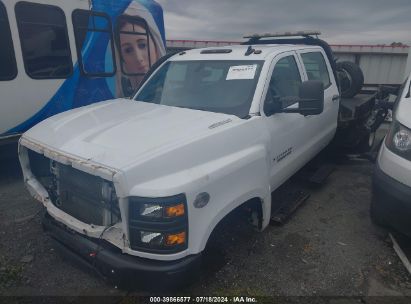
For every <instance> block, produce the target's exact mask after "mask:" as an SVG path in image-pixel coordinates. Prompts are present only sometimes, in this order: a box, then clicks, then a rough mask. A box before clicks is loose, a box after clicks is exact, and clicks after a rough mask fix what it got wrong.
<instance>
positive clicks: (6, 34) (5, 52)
mask: <svg viewBox="0 0 411 304" xmlns="http://www.w3.org/2000/svg"><path fill="white" fill-rule="evenodd" d="M0 33H2V34H1V35H2V39H1V40H2V45H1V47H0V66H1V69H0V80H12V79H14V78H15V77H16V75H17V66H16V58H15V57H14V47H13V41H12V40H11V32H10V25H9V20H8V18H7V12H6V8H5V6H4V4H3V3H2V2H0Z"/></svg>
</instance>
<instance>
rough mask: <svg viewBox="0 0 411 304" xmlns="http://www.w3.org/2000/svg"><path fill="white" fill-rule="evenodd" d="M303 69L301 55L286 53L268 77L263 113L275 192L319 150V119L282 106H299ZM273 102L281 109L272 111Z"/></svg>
mask: <svg viewBox="0 0 411 304" xmlns="http://www.w3.org/2000/svg"><path fill="white" fill-rule="evenodd" d="M302 71H303V67H302V66H301V64H300V63H299V61H298V57H297V54H296V53H295V52H285V53H282V54H280V55H277V56H276V57H275V58H274V59H273V61H272V63H271V67H270V72H269V73H268V75H269V76H268V79H267V80H266V87H267V92H266V95H265V100H264V108H263V111H262V112H263V114H262V116H263V117H264V116H265V121H266V124H267V129H268V130H269V133H270V138H271V142H270V147H269V148H270V152H269V153H270V156H271V168H270V184H271V191H273V190H275V189H276V188H277V187H278V186H280V185H281V184H282V183H283V182H284V181H286V180H287V179H288V178H289V177H291V176H292V175H293V174H294V173H295V172H296V171H297V170H298V169H300V168H301V167H302V166H303V165H304V164H305V163H306V162H307V161H308V160H309V159H311V158H312V157H313V156H314V155H315V152H316V149H315V144H314V143H313V138H314V137H315V132H316V130H314V129H313V126H314V125H315V120H313V119H312V117H310V116H303V115H301V114H298V113H280V109H283V108H290V107H298V102H297V99H298V95H299V87H300V85H301V83H302V81H303V78H302V75H303V73H302ZM287 100H288V101H287ZM269 103H272V105H271V106H270V108H271V109H272V108H273V107H274V108H276V109H277V108H278V111H274V112H275V113H270V111H269V110H268V109H269V108H268V106H267V104H269ZM276 103H278V104H276Z"/></svg>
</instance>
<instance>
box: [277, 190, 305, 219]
mask: <svg viewBox="0 0 411 304" xmlns="http://www.w3.org/2000/svg"><path fill="white" fill-rule="evenodd" d="M282 194H283V195H281V197H280V202H277V204H276V205H277V206H279V208H277V210H275V211H274V213H272V214H271V221H270V224H272V225H282V224H284V223H285V222H286V221H287V220H288V219H289V218H290V217H291V215H292V214H293V213H294V212H295V211H296V210H297V208H298V207H299V206H301V205H302V203H304V202H305V201H306V200H307V199H308V198H309V197H310V194H309V193H307V192H305V191H303V190H295V191H294V192H286V193H282Z"/></svg>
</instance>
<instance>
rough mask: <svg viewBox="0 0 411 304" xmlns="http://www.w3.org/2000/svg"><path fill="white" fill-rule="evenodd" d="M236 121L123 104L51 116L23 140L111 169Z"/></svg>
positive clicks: (189, 111)
mask: <svg viewBox="0 0 411 304" xmlns="http://www.w3.org/2000/svg"><path fill="white" fill-rule="evenodd" d="M234 121H241V119H239V118H238V117H236V116H232V115H226V114H220V113H213V112H206V111H199V110H192V109H184V108H177V107H170V106H163V105H157V104H151V103H145V102H137V101H133V100H127V99H117V100H111V101H105V102H100V103H97V104H94V105H90V106H86V107H82V108H78V109H75V110H71V111H68V112H65V113H61V114H58V115H56V116H53V117H51V118H49V119H47V120H45V121H43V122H41V123H39V124H38V125H36V126H34V127H33V128H31V129H30V130H29V131H27V132H26V133H25V134H24V135H23V137H24V138H26V139H29V140H32V141H34V142H37V143H39V144H43V145H45V146H47V147H49V148H51V149H52V150H55V151H61V152H64V153H68V154H71V155H73V156H76V157H79V158H83V159H85V160H90V161H92V162H94V163H98V164H101V165H105V166H108V167H111V168H116V169H120V170H121V169H122V168H124V167H126V166H127V165H129V164H131V163H133V162H136V160H138V161H142V160H143V159H149V158H151V157H152V156H153V155H156V154H161V153H164V152H166V151H170V150H173V149H176V148H178V147H181V146H183V145H185V144H187V143H189V142H192V141H195V140H199V139H201V138H204V137H206V136H207V135H208V134H211V133H212V132H216V130H215V129H219V128H217V127H219V126H220V128H221V127H222V128H224V126H221V125H224V124H227V125H230V124H232V123H233V122H234Z"/></svg>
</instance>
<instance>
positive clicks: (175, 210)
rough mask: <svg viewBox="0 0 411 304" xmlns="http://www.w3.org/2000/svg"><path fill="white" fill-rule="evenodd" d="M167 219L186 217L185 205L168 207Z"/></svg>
mask: <svg viewBox="0 0 411 304" xmlns="http://www.w3.org/2000/svg"><path fill="white" fill-rule="evenodd" d="M165 209H166V216H167V217H176V216H182V215H184V204H178V205H174V206H169V207H166V208H165Z"/></svg>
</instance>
